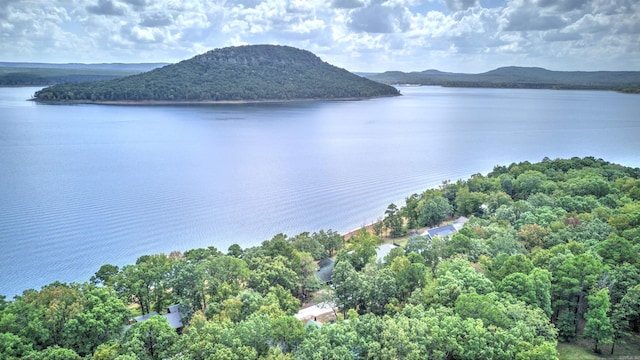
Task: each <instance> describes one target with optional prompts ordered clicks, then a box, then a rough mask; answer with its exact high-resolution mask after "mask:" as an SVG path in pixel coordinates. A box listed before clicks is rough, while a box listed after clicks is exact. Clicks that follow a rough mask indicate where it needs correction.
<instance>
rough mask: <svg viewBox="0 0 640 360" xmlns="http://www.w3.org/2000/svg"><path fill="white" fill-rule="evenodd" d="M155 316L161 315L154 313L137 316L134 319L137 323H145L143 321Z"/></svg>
mask: <svg viewBox="0 0 640 360" xmlns="http://www.w3.org/2000/svg"><path fill="white" fill-rule="evenodd" d="M154 315H160V314H158V313H157V312H155V311H152V312H150V313H148V314H144V315H140V316H136V317H134V319H135V321H136V322H143V321H147V320H148V319H149V318H150V317H152V316H154Z"/></svg>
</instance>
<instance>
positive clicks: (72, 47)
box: [0, 0, 640, 72]
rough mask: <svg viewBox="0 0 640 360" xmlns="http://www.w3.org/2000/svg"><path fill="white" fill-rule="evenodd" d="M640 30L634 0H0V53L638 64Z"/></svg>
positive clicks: (351, 65) (465, 65) (370, 63)
mask: <svg viewBox="0 0 640 360" xmlns="http://www.w3.org/2000/svg"><path fill="white" fill-rule="evenodd" d="M500 1H501V2H500ZM483 4H491V8H483V7H482V5H483ZM639 33H640V2H638V1H636V0H553V1H552V0H494V1H490V2H487V1H486V0H189V1H187V0H155V1H149V0H89V1H84V0H4V1H1V2H0V61H51V62H54V61H55V62H71V61H82V62H103V61H118V62H135V61H169V62H174V61H179V60H182V59H184V58H188V57H191V56H193V55H196V54H198V53H202V52H205V51H207V50H210V49H212V48H217V47H223V46H229V45H237V44H257V43H273V44H283V45H291V46H296V47H301V48H305V49H308V50H310V51H313V52H314V53H316V54H317V55H319V56H320V57H321V58H323V60H325V61H328V62H330V63H333V64H336V65H338V66H341V67H344V68H347V69H349V70H354V71H384V70H392V69H393V70H407V71H409V70H424V69H428V68H439V69H442V70H446V71H467V72H479V71H486V70H489V69H491V68H495V67H497V66H504V65H523V66H542V67H548V68H552V69H558V70H568V69H579V70H589V69H612V70H613V69H636V70H638V68H639V67H640V42H638V41H637V38H638V34H639Z"/></svg>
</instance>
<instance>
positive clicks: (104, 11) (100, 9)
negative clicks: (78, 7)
mask: <svg viewBox="0 0 640 360" xmlns="http://www.w3.org/2000/svg"><path fill="white" fill-rule="evenodd" d="M87 11H88V12H90V13H92V14H95V15H109V16H122V15H124V9H123V8H122V7H120V6H118V5H116V4H114V3H113V1H111V0H99V1H98V5H89V6H87Z"/></svg>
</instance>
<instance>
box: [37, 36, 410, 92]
mask: <svg viewBox="0 0 640 360" xmlns="http://www.w3.org/2000/svg"><path fill="white" fill-rule="evenodd" d="M395 95H399V92H398V91H397V90H396V89H395V88H393V87H391V86H388V85H384V84H380V83H377V82H375V81H372V80H369V79H366V78H363V77H360V76H357V75H355V74H352V73H350V72H348V71H347V70H344V69H341V68H338V67H335V66H332V65H330V64H327V63H325V62H323V61H322V60H321V59H320V58H318V57H317V56H315V55H314V54H312V53H311V52H308V51H305V50H300V49H296V48H292V47H288V46H275V45H251V46H240V47H228V48H222V49H216V50H212V51H209V52H207V53H204V54H201V55H198V56H195V57H193V58H191V59H188V60H184V61H181V62H179V63H177V64H173V65H167V66H164V67H161V68H158V69H154V70H151V71H149V72H146V73H142V74H138V75H132V76H128V77H124V78H121V79H115V80H109V81H100V82H92V83H83V84H62V85H55V86H51V87H48V88H45V89H42V90H40V91H38V92H37V93H36V95H35V97H36V100H37V101H46V102H50V101H77V102H101V103H109V102H133V103H136V102H145V103H146V102H154V101H155V102H207V101H264V100H292V99H351V98H369V97H379V96H395Z"/></svg>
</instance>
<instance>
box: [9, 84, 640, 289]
mask: <svg viewBox="0 0 640 360" xmlns="http://www.w3.org/2000/svg"><path fill="white" fill-rule="evenodd" d="M36 90H38V89H37V88H0V246H1V247H2V251H0V294H4V295H7V296H9V297H11V296H13V295H15V294H19V293H21V292H22V290H24V289H27V288H36V289H39V288H40V287H41V286H42V285H45V284H47V283H50V282H52V281H55V280H60V281H65V282H71V281H86V280H88V279H89V277H90V276H91V275H92V274H93V273H94V272H95V271H97V270H98V268H99V267H100V266H101V265H102V264H106V263H110V264H115V265H124V264H129V263H133V262H135V259H136V258H138V257H139V256H141V255H144V254H153V253H160V252H165V253H168V252H170V251H172V250H181V251H184V250H187V249H191V248H196V247H206V246H211V245H213V246H215V247H217V248H218V249H220V250H222V251H226V249H227V248H228V247H229V245H231V244H233V243H238V244H240V245H241V246H242V247H243V248H244V247H248V246H254V245H258V244H260V243H261V242H262V241H264V240H267V239H270V238H271V237H272V236H273V235H275V234H276V233H280V232H283V233H286V234H288V235H295V234H297V233H299V232H302V231H316V230H319V229H333V230H336V231H340V232H346V231H349V230H352V229H354V228H357V227H360V226H362V225H364V224H367V223H370V222H372V221H375V220H376V219H377V218H379V217H381V216H382V215H383V213H384V210H385V209H386V207H387V205H389V204H390V203H391V202H395V203H396V204H398V205H400V204H403V203H404V197H405V196H408V195H410V194H412V193H415V192H420V191H423V190H425V189H427V188H430V187H434V186H437V185H438V184H440V183H441V182H442V181H443V180H446V179H450V180H454V181H455V180H457V179H461V178H462V179H466V178H468V177H469V176H470V175H472V174H474V173H487V172H488V171H490V170H491V169H492V168H493V166H495V165H508V164H510V163H512V162H519V161H525V160H528V161H532V162H536V161H540V160H542V159H543V158H544V157H549V158H552V159H553V158H558V157H563V158H566V157H573V156H580V157H582V156H595V157H597V158H603V159H605V160H608V161H611V162H616V163H620V164H623V165H627V166H634V167H637V166H640V118H638V114H640V97H638V96H637V95H627V94H619V93H615V92H603V91H554V90H505V89H453V88H440V87H407V88H401V92H402V93H403V94H404V96H402V97H396V98H382V99H371V100H365V101H319V102H293V103H282V104H250V105H247V104H245V105H206V106H204V105H203V106H146V107H137V106H100V105H41V104H36V103H33V102H28V101H25V99H26V98H29V96H30V95H31V94H32V93H33V92H34V91H36Z"/></svg>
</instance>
